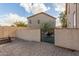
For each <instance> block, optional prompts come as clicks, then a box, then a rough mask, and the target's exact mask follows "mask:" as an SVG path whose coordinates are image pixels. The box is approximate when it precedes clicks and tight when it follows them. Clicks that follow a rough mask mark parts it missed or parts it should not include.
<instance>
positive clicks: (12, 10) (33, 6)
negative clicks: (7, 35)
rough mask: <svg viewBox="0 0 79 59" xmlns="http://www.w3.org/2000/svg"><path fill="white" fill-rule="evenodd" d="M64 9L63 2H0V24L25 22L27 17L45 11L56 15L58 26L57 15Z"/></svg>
mask: <svg viewBox="0 0 79 59" xmlns="http://www.w3.org/2000/svg"><path fill="white" fill-rule="evenodd" d="M64 10H65V4H63V3H0V25H2V26H7V25H12V24H13V23H14V22H16V21H24V22H26V23H27V20H28V19H27V17H29V16H31V15H34V14H37V13H40V12H45V13H47V14H49V15H51V16H54V17H56V18H57V19H56V21H57V22H56V23H57V26H59V25H60V22H59V19H58V16H59V14H60V13H61V12H63V11H64Z"/></svg>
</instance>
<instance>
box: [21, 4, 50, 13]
mask: <svg viewBox="0 0 79 59" xmlns="http://www.w3.org/2000/svg"><path fill="white" fill-rule="evenodd" d="M20 6H21V7H23V8H24V9H25V10H26V11H27V12H28V13H30V12H32V13H33V14H37V13H40V12H45V11H47V10H48V9H50V8H47V7H46V6H45V5H44V4H43V3H21V4H20Z"/></svg>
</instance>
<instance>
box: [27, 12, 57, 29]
mask: <svg viewBox="0 0 79 59" xmlns="http://www.w3.org/2000/svg"><path fill="white" fill-rule="evenodd" d="M30 20H31V23H29V21H30ZM38 20H39V24H38ZM45 22H49V23H51V24H52V27H55V23H56V18H55V17H53V16H49V15H48V14H45V13H43V12H42V13H39V14H36V15H33V16H30V17H28V26H29V27H31V28H40V25H41V24H42V23H45Z"/></svg>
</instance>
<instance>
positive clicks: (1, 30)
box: [0, 27, 17, 38]
mask: <svg viewBox="0 0 79 59" xmlns="http://www.w3.org/2000/svg"><path fill="white" fill-rule="evenodd" d="M16 30H17V28H16V27H0V38H4V37H8V36H10V37H15V34H16Z"/></svg>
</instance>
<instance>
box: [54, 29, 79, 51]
mask: <svg viewBox="0 0 79 59" xmlns="http://www.w3.org/2000/svg"><path fill="white" fill-rule="evenodd" d="M55 45H56V46H60V47H64V48H69V49H74V50H79V29H55Z"/></svg>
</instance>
